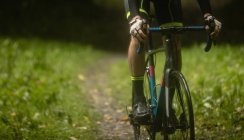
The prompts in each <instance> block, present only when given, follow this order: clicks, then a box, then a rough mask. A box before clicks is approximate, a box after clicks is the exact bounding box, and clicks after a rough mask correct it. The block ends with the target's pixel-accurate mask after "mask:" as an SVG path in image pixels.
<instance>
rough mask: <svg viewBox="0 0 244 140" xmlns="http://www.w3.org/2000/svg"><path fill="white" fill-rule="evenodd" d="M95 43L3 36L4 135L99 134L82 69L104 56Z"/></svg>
mask: <svg viewBox="0 0 244 140" xmlns="http://www.w3.org/2000/svg"><path fill="white" fill-rule="evenodd" d="M103 55H104V53H102V52H98V51H94V50H93V49H92V48H91V46H90V45H81V44H75V43H61V42H55V41H44V40H38V39H32V40H25V39H11V38H1V39H0V139H5V140H22V139H37V140H38V139H41V140H45V139H50V140H56V139H58V140H60V139H72V140H76V139H89V140H90V139H95V136H96V131H97V126H96V124H95V123H93V122H94V121H95V120H98V119H99V117H98V116H97V114H96V113H95V112H94V111H93V110H92V108H91V106H89V105H88V104H87V100H85V98H86V96H85V93H84V92H82V91H83V87H82V85H80V84H81V83H82V82H81V81H79V80H78V79H79V78H78V75H79V74H80V73H81V72H83V71H84V70H85V69H84V66H87V65H88V64H90V63H91V62H93V61H95V60H96V59H98V58H100V57H101V56H103Z"/></svg>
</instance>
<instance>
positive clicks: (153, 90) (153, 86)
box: [149, 65, 157, 116]
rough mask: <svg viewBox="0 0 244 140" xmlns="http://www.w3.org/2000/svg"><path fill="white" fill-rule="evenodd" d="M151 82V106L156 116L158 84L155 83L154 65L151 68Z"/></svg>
mask: <svg viewBox="0 0 244 140" xmlns="http://www.w3.org/2000/svg"><path fill="white" fill-rule="evenodd" d="M149 80H150V92H151V104H152V106H153V116H156V114H157V101H156V100H157V94H156V82H155V69H154V66H153V65H150V66H149Z"/></svg>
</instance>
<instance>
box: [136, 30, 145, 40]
mask: <svg viewBox="0 0 244 140" xmlns="http://www.w3.org/2000/svg"><path fill="white" fill-rule="evenodd" d="M138 32H139V34H140V36H141V37H142V38H143V39H146V38H147V35H146V34H145V33H144V32H143V31H142V30H139V31H138Z"/></svg>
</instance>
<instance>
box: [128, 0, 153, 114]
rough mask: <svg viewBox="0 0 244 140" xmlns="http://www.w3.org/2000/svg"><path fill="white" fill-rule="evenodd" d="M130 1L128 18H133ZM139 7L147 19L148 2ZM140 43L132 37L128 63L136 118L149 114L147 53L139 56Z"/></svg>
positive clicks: (140, 12)
mask: <svg viewBox="0 0 244 140" xmlns="http://www.w3.org/2000/svg"><path fill="white" fill-rule="evenodd" d="M130 2H131V1H130V0H129V1H128V0H125V8H126V13H127V18H129V20H130V18H132V17H131V16H133V15H131V13H130V12H131V11H130V10H131V9H130ZM137 4H138V5H137V6H138V7H139V14H140V16H141V17H143V18H146V16H147V11H148V7H149V1H148V0H138V1H137ZM139 44H140V42H139V41H138V40H137V39H136V38H134V37H133V36H131V40H130V44H129V49H128V63H129V69H130V73H131V80H132V106H133V114H134V115H135V116H137V115H138V114H139V115H138V116H139V117H140V116H142V117H144V116H145V115H147V114H148V112H147V108H146V100H145V96H144V93H143V83H144V82H143V80H144V73H145V53H144V52H141V53H140V54H137V51H136V50H137V48H138V46H139Z"/></svg>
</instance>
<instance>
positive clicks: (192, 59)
mask: <svg viewBox="0 0 244 140" xmlns="http://www.w3.org/2000/svg"><path fill="white" fill-rule="evenodd" d="M243 54H244V46H243V45H240V46H234V47H233V46H231V45H222V46H220V47H214V48H213V49H212V50H211V51H210V52H209V53H204V52H203V50H202V49H200V48H199V45H193V46H192V47H190V48H187V49H183V51H182V57H183V66H182V73H183V74H184V75H185V77H186V79H187V81H188V85H189V87H190V90H191V95H192V98H193V106H194V112H195V124H196V134H197V138H200V139H201V138H203V139H222V138H223V139H243V138H244V135H243V134H244V121H243V119H244V95H243V93H244V61H243V58H244V57H243ZM156 60H157V62H156V63H157V69H156V73H157V76H158V77H161V76H159V73H160V72H161V71H162V69H163V66H164V55H161V56H160V55H157V59H156ZM160 63H161V64H162V65H160ZM110 73H111V75H110V78H111V79H113V83H112V82H111V83H110V86H111V87H112V89H113V90H114V91H113V93H115V94H114V96H115V97H116V98H117V100H118V101H119V102H120V103H121V105H122V106H126V105H128V106H130V105H131V81H130V74H129V71H128V66H127V62H126V61H121V62H119V63H117V64H116V65H113V66H112V67H111V71H110ZM157 82H158V83H159V79H157Z"/></svg>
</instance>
